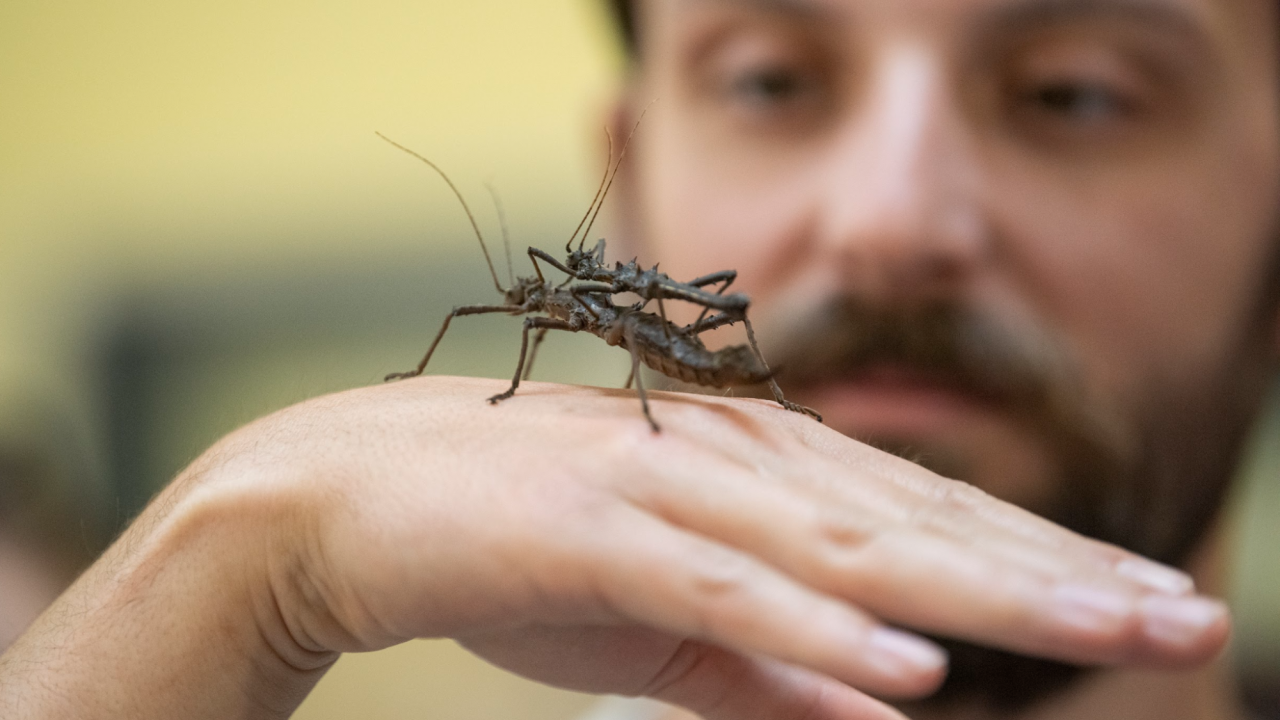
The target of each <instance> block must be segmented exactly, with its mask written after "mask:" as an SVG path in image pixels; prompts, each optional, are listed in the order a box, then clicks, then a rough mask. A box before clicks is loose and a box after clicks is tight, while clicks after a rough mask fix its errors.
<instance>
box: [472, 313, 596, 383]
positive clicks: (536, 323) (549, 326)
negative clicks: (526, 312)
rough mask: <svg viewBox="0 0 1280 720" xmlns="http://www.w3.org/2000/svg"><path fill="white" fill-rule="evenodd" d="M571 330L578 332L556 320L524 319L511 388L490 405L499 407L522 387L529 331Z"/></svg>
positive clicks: (543, 318)
mask: <svg viewBox="0 0 1280 720" xmlns="http://www.w3.org/2000/svg"><path fill="white" fill-rule="evenodd" d="M531 329H534V330H569V331H571V332H577V330H576V329H575V328H574V327H573V326H572V325H570V324H569V323H567V322H565V321H563V320H556V319H555V318H545V317H531V318H525V319H524V332H523V333H521V335H520V361H519V362H518V363H516V374H515V376H514V377H512V378H511V387H509V388H507V391H506V392H504V393H498V394H497V395H494V396H493V397H491V398H489V404H490V405H497V404H498V403H500V402H502V401H503V400H506V399H507V398H509V397H511V396H512V395H515V394H516V388H518V387H520V375H521V373H522V372H523V371H524V358H525V355H526V354H527V353H528V350H529V330H531Z"/></svg>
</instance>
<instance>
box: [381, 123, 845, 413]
mask: <svg viewBox="0 0 1280 720" xmlns="http://www.w3.org/2000/svg"><path fill="white" fill-rule="evenodd" d="M378 137H381V138H382V139H383V140H386V141H387V142H388V143H390V144H392V145H394V146H395V147H397V148H399V149H400V150H402V151H404V152H406V153H408V154H410V155H412V156H414V157H416V158H418V159H419V160H421V161H422V162H424V163H426V164H427V165H428V166H429V167H430V168H431V169H432V170H435V171H436V173H437V174H439V175H440V177H441V178H443V179H444V181H445V183H446V184H448V186H449V189H450V190H452V191H453V194H454V195H455V196H456V197H457V198H458V202H459V203H461V204H462V208H463V210H464V211H465V212H466V214H467V219H468V220H470V221H471V228H472V230H474V231H475V234H476V239H477V240H479V242H480V249H481V250H482V251H483V252H484V258H485V262H486V263H487V264H488V266H489V274H490V275H491V276H492V278H493V284H494V287H495V288H497V290H498V292H499V293H500V294H501V295H502V296H503V302H502V303H501V304H498V305H463V306H459V307H455V308H453V310H451V311H450V312H449V314H448V315H446V316H445V319H444V324H443V325H442V326H441V327H440V331H439V332H437V333H436V336H435V339H434V340H432V342H431V346H430V347H429V348H428V349H427V353H426V355H424V356H423V358H422V361H421V362H419V363H418V366H417V367H416V368H415V369H413V370H410V371H409V372H402V373H392V374H390V375H387V377H386V380H387V381H391V380H398V379H402V378H411V377H417V376H418V375H421V374H422V372H423V371H424V370H425V369H426V367H427V363H429V362H431V356H432V354H434V353H435V351H436V346H438V345H439V344H440V340H441V338H443V337H444V334H445V331H447V330H448V329H449V323H450V322H451V321H452V320H453V319H454V318H455V317H460V316H463V315H480V314H487V313H506V314H508V315H529V314H531V313H543V314H545V315H539V316H534V317H526V318H525V320H524V329H523V334H522V336H521V341H520V359H519V361H518V362H517V363H516V372H515V376H514V377H513V378H512V380H511V387H510V388H508V389H507V390H506V391H505V392H502V393H499V394H497V395H494V396H493V397H491V398H489V399H488V401H489V403H490V404H495V405H496V404H497V403H499V402H501V401H503V400H506V399H508V398H510V397H511V396H512V395H514V394H515V392H516V388H518V387H519V386H520V381H521V380H522V379H525V380H527V379H528V378H529V373H530V372H531V371H532V369H533V361H534V358H535V356H536V354H537V350H538V346H539V345H541V344H542V341H543V339H544V338H545V336H546V334H547V332H549V331H551V330H565V331H568V332H589V333H592V334H593V335H596V336H597V337H599V338H601V339H602V340H604V341H605V342H606V343H608V344H609V345H614V346H619V347H622V348H624V349H626V350H629V351H630V352H631V377H630V378H629V379H628V380H627V385H626V386H627V387H630V386H631V383H632V381H634V382H635V386H636V392H637V394H638V395H639V396H640V405H641V408H642V409H643V411H644V416H645V419H647V420H648V421H649V425H650V426H651V427H652V428H653V431H654V432H659V427H658V423H657V422H655V421H654V419H653V415H652V414H651V413H650V412H649V399H648V396H647V394H646V393H645V388H644V383H643V381H642V379H641V377H640V372H639V369H640V364H641V363H644V364H645V365H647V366H648V367H650V368H652V369H654V370H657V371H658V372H660V373H662V374H664V375H667V376H668V377H672V378H676V379H678V380H682V381H684V382H688V383H696V384H698V385H704V386H708V387H714V388H728V387H735V386H741V385H754V384H757V383H768V384H769V387H770V389H772V391H773V396H774V399H775V400H777V401H778V403H779V404H780V405H782V406H783V407H784V408H786V409H788V410H792V411H794V412H801V413H805V414H807V415H810V416H812V417H813V418H815V419H817V420H818V421H819V422H821V420H822V417H821V416H820V415H818V413H816V412H814V411H813V410H810V409H809V408H806V407H803V406H801V405H798V404H796V403H793V402H790V401H789V400H787V399H785V398H784V397H783V396H782V389H781V388H779V387H778V383H777V382H776V381H775V380H774V378H773V372H772V371H771V370H770V369H769V366H768V365H767V364H766V363H765V360H764V357H763V356H762V355H761V354H760V349H759V347H758V345H757V344H756V338H755V331H754V330H753V329H752V327H751V322H750V320H748V319H747V309H748V307H749V306H750V300H749V299H748V298H747V296H746V295H743V294H742V293H730V294H725V289H726V288H727V287H728V286H729V285H730V284H731V283H732V282H733V281H734V279H735V278H736V277H737V273H736V271H733V270H725V271H721V272H717V273H712V274H710V275H704V276H702V277H700V278H696V279H694V280H691V281H689V282H687V283H681V282H677V281H675V280H672V279H671V278H670V277H668V276H667V275H666V274H665V273H661V272H659V271H658V267H657V266H656V265H655V266H654V267H653V268H652V269H650V270H644V269H641V268H640V267H639V265H638V264H637V262H636V261H635V260H632V261H631V262H630V263H627V264H625V265H624V264H622V263H617V264H616V266H615V267H613V268H610V267H608V266H606V265H605V263H604V247H605V245H604V240H600V242H599V243H597V245H596V246H595V248H593V249H592V250H589V251H586V250H584V249H583V246H584V244H585V241H586V238H587V235H588V233H589V232H590V231H591V226H592V225H593V224H594V223H595V220H596V217H597V216H598V215H599V213H600V208H601V206H603V204H604V198H605V197H606V196H607V195H608V191H609V188H610V187H611V186H612V184H613V180H614V177H616V175H617V170H618V166H619V165H620V164H621V162H622V158H623V157H624V156H625V155H626V145H625V144H624V145H623V147H622V151H621V153H620V154H619V157H618V162H617V163H615V164H614V165H613V167H612V168H610V167H608V166H606V168H605V173H604V177H603V178H601V181H600V186H599V187H598V188H597V190H596V196H595V198H594V199H593V200H592V201H591V205H590V206H589V207H588V208H587V213H586V215H584V216H583V218H582V220H581V221H580V222H579V223H578V227H577V229H575V230H574V232H573V234H572V235H570V236H569V241H568V243H567V244H566V246H565V252H566V253H568V255H567V259H566V261H565V262H563V263H562V262H560V261H559V260H557V259H555V258H554V257H552V256H551V255H549V254H547V253H546V252H544V251H542V250H539V249H538V248H534V247H530V248H528V255H529V260H530V261H531V262H532V263H533V270H534V273H535V275H534V276H533V277H520V278H513V279H512V280H511V285H510V286H509V287H506V288H504V287H502V283H501V282H500V281H499V280H498V273H497V272H496V271H495V270H494V268H493V260H492V258H491V257H490V256H489V249H488V247H487V246H486V245H485V242H484V237H483V235H482V234H481V233H480V227H479V225H478V224H477V223H476V219H475V215H473V214H472V212H471V208H470V207H469V206H468V205H467V201H466V199H464V198H463V197H462V193H461V192H460V191H459V190H458V188H457V187H456V186H455V185H454V184H453V181H452V180H450V179H449V176H448V175H447V174H445V172H444V171H443V170H441V169H440V167H438V166H437V165H436V164H435V163H433V162H431V161H430V160H428V159H427V158H425V157H423V156H422V155H419V154H418V153H416V152H414V151H413V150H410V149H409V148H406V147H404V146H403V145H400V144H399V143H397V142H395V141H393V140H391V139H390V138H388V137H386V136H385V135H382V134H381V133H378ZM610 146H612V138H610ZM610 154H612V150H611V151H610ZM495 202H496V196H495ZM499 210H500V207H499ZM584 226H585V227H584ZM579 232H581V234H582V238H581V240H579V241H578V247H577V249H576V250H575V249H573V242H574V240H575V239H577V238H578V234H579ZM503 242H504V243H505V244H506V247H507V254H508V264H510V244H509V242H508V241H507V233H506V224H505V222H504V223H503ZM539 260H542V261H543V262H545V263H547V264H548V265H550V266H551V267H554V268H556V269H557V270H559V271H560V272H562V273H564V274H565V275H566V276H567V279H566V280H564V281H563V282H561V283H560V284H559V285H554V286H553V285H551V284H550V283H548V282H547V280H546V278H545V276H544V275H543V274H542V268H541V267H540V266H539V264H538V261H539ZM712 285H719V290H718V291H717V292H710V291H709V290H706V289H705V288H706V287H708V286H712ZM619 293H632V294H634V295H638V296H639V298H640V301H639V302H637V303H634V304H631V305H621V306H620V305H616V304H615V303H614V301H613V300H614V296H615V295H617V294H619ZM663 300H682V301H685V302H690V303H693V304H695V305H699V306H701V307H702V308H703V311H702V314H701V315H699V317H698V319H697V320H696V321H694V322H693V323H691V324H689V325H685V326H683V327H682V326H679V325H676V324H675V323H672V322H670V321H668V320H667V316H666V309H665V307H664V305H663ZM650 302H656V303H657V306H658V313H657V314H654V313H651V312H647V311H646V310H645V308H646V307H647V306H648V304H649V303H650ZM711 311H715V314H714V315H711V316H709V317H708V313H709V312H711ZM736 322H742V323H743V325H744V326H745V328H746V331H747V339H748V341H749V342H750V347H748V346H747V345H731V346H728V347H724V348H721V349H719V350H709V349H708V348H707V347H706V345H705V344H703V342H702V340H701V339H700V338H699V337H698V336H699V335H700V334H702V333H704V332H706V331H708V330H713V329H715V328H718V327H722V326H724V325H732V324H734V323H736ZM530 330H534V331H536V335H535V337H534V344H533V348H532V352H531V351H530V348H529V331H530Z"/></svg>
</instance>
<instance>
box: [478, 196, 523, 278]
mask: <svg viewBox="0 0 1280 720" xmlns="http://www.w3.org/2000/svg"><path fill="white" fill-rule="evenodd" d="M484 189H485V190H488V191H489V197H491V198H493V207H494V209H495V210H497V211H498V224H499V225H501V226H502V249H503V250H505V251H506V253H507V281H508V282H510V283H511V285H512V287H514V286H515V284H516V275H515V271H514V270H512V269H511V236H510V235H509V234H508V233H507V213H506V212H505V211H504V210H503V209H502V198H500V197H498V191H497V190H496V189H494V187H493V185H490V184H489V183H485V184H484Z"/></svg>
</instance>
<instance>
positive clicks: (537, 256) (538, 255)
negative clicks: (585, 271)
mask: <svg viewBox="0 0 1280 720" xmlns="http://www.w3.org/2000/svg"><path fill="white" fill-rule="evenodd" d="M529 259H530V260H532V261H533V266H534V267H538V260H542V261H544V262H546V263H548V264H549V265H551V267H553V268H555V269H557V270H559V271H560V272H562V273H564V274H566V275H569V276H570V277H577V274H576V273H574V272H573V271H572V270H570V269H569V268H567V267H565V264H564V263H562V262H560V261H559V260H557V259H555V258H553V257H551V256H550V255H548V254H547V253H545V252H543V251H542V250H539V249H538V248H536V247H531V248H529ZM538 278H539V279H541V278H542V273H541V272H539V273H538Z"/></svg>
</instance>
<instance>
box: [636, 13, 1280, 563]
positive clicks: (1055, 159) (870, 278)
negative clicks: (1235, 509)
mask: <svg viewBox="0 0 1280 720" xmlns="http://www.w3.org/2000/svg"><path fill="white" fill-rule="evenodd" d="M636 9H637V12H638V20H639V28H640V48H641V49H640V55H641V62H640V66H639V73H638V76H637V78H636V80H635V83H634V85H633V87H632V92H631V93H630V96H629V104H628V105H627V106H626V111H625V112H624V113H622V114H621V116H620V117H621V120H622V121H621V122H620V123H619V125H620V126H623V127H626V126H627V125H628V124H629V120H628V118H630V119H634V117H635V116H636V115H637V114H638V110H639V109H640V108H643V107H644V106H645V105H647V104H648V103H649V102H650V101H651V100H655V99H656V102H654V103H653V104H652V106H651V107H650V108H649V110H648V112H647V114H646V115H645V118H644V121H643V124H642V125H641V127H640V130H639V132H638V133H637V134H636V138H635V141H634V146H633V149H632V150H631V151H630V152H631V155H630V158H629V159H628V160H627V163H628V165H627V166H624V169H623V172H624V174H627V178H626V181H627V182H626V187H625V188H624V190H623V192H625V193H628V194H629V197H627V198H626V202H625V210H624V216H623V224H624V228H623V229H624V235H625V237H627V238H628V241H629V242H631V243H633V244H634V245H635V247H634V248H633V249H635V250H636V251H638V252H639V254H640V256H641V259H642V261H645V262H648V263H652V262H658V261H661V263H662V269H663V270H664V271H665V272H667V273H668V274H670V275H671V276H673V277H676V278H678V279H688V278H691V277H694V276H697V275H701V274H705V273H708V272H712V271H715V270H722V269H726V268H735V269H737V270H738V271H739V273H740V275H739V281H738V282H737V283H736V284H735V285H734V286H733V290H740V291H743V292H747V293H749V294H750V295H751V297H752V300H753V306H752V312H753V317H754V318H755V320H756V323H757V325H758V335H759V336H760V339H761V342H762V344H763V345H764V346H765V347H766V355H767V356H768V357H769V360H770V362H772V363H774V364H776V365H778V366H780V367H781V368H782V372H781V375H780V380H781V382H782V385H783V388H784V390H786V391H787V393H788V396H789V398H790V399H792V400H795V401H798V402H801V403H803V404H806V405H809V406H811V407H814V408H816V409H817V410H819V411H820V412H821V413H822V414H823V415H824V416H825V417H826V420H827V422H828V423H829V424H830V425H832V426H834V427H836V428H837V429H839V430H841V431H843V432H845V433H847V434H849V435H851V436H853V437H855V438H858V439H863V440H867V441H870V442H872V443H876V444H881V445H883V446H885V447H887V448H890V449H894V450H897V451H900V452H904V453H907V454H909V456H910V457H912V458H913V459H917V460H919V461H920V462H922V463H923V464H925V465H929V466H932V467H934V468H935V469H937V470H939V471H940V472H942V473H944V474H947V475H950V476H952V477H959V478H961V479H964V480H967V481H970V482H973V483H975V484H977V485H979V486H981V487H983V488H984V489H986V490H988V491H990V492H993V493H994V494H997V495H999V496H1002V497H1004V498H1006V499H1009V500H1012V501H1014V502H1018V503H1020V504H1022V505H1024V506H1028V507H1030V508H1032V509H1034V510H1037V511H1039V512H1041V513H1043V514H1046V515H1048V516H1050V517H1053V518H1055V519H1057V520H1059V521H1062V522H1066V523H1067V524H1069V525H1072V526H1074V527H1076V528H1077V529H1080V530H1082V531H1084V532H1088V533H1090V534H1093V535H1097V536H1102V537H1105V538H1107V539H1110V540H1113V541H1117V542H1121V543H1123V544H1126V545H1129V546H1131V547H1134V548H1135V549H1138V550H1140V551H1142V552H1146V553H1148V554H1151V555H1155V556H1158V557H1161V558H1162V559H1165V560H1168V561H1175V562H1177V561H1182V560H1183V559H1184V556H1185V554H1186V553H1187V552H1188V551H1189V550H1190V549H1191V547H1192V546H1193V545H1194V543H1195V541H1196V539H1197V538H1198V537H1199V535H1200V534H1201V532H1202V531H1203V528H1204V526H1205V524H1206V523H1207V522H1208V520H1209V519H1210V517H1211V516H1212V514H1213V513H1214V511H1215V510H1216V508H1217V505H1218V500H1219V495H1220V492H1221V489H1222V487H1224V485H1225V482H1226V478H1227V477H1228V475H1229V473H1230V469H1231V466H1232V464H1233V462H1234V454H1235V452H1236V449H1237V447H1238V445H1239V441H1240V437H1241V434H1242V432H1243V431H1244V429H1245V428H1246V427H1247V424H1248V421H1249V419H1250V416H1251V413H1252V411H1253V409H1254V407H1255V405H1256V404H1257V403H1258V401H1259V399H1260V397H1261V394H1262V387H1263V386H1264V384H1265V381H1266V379H1267V378H1268V376H1269V373H1270V372H1271V370H1273V369H1274V360H1275V347H1276V345H1277V343H1276V338H1275V336H1276V328H1277V326H1280V323H1278V321H1277V311H1276V308H1275V307H1274V303H1271V304H1270V307H1266V306H1265V305H1267V303H1265V302H1264V297H1265V296H1267V292H1266V290H1267V288H1268V287H1269V284H1270V283H1272V282H1273V281H1272V280H1271V278H1272V277H1273V276H1274V275H1275V274H1276V273H1275V270H1274V268H1275V267H1276V265H1277V260H1278V259H1280V257H1278V256H1280V253H1278V252H1277V239H1276V238H1277V227H1276V215H1277V213H1276V207H1277V202H1276V200H1277V197H1278V195H1277V190H1280V187H1278V182H1277V178H1278V173H1280V155H1278V153H1280V149H1278V138H1277V130H1278V129H1280V119H1278V115H1277V88H1280V78H1277V76H1276V67H1277V57H1276V48H1275V45H1276V28H1277V26H1278V25H1277V21H1278V20H1280V18H1277V17H1276V10H1275V8H1274V4H1273V2H1271V0H640V2H639V4H638V6H637V8H636ZM627 129H629V128H627ZM695 312H696V310H695ZM734 340H735V339H734V338H732V337H729V338H725V339H723V340H722V342H730V341H734Z"/></svg>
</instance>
